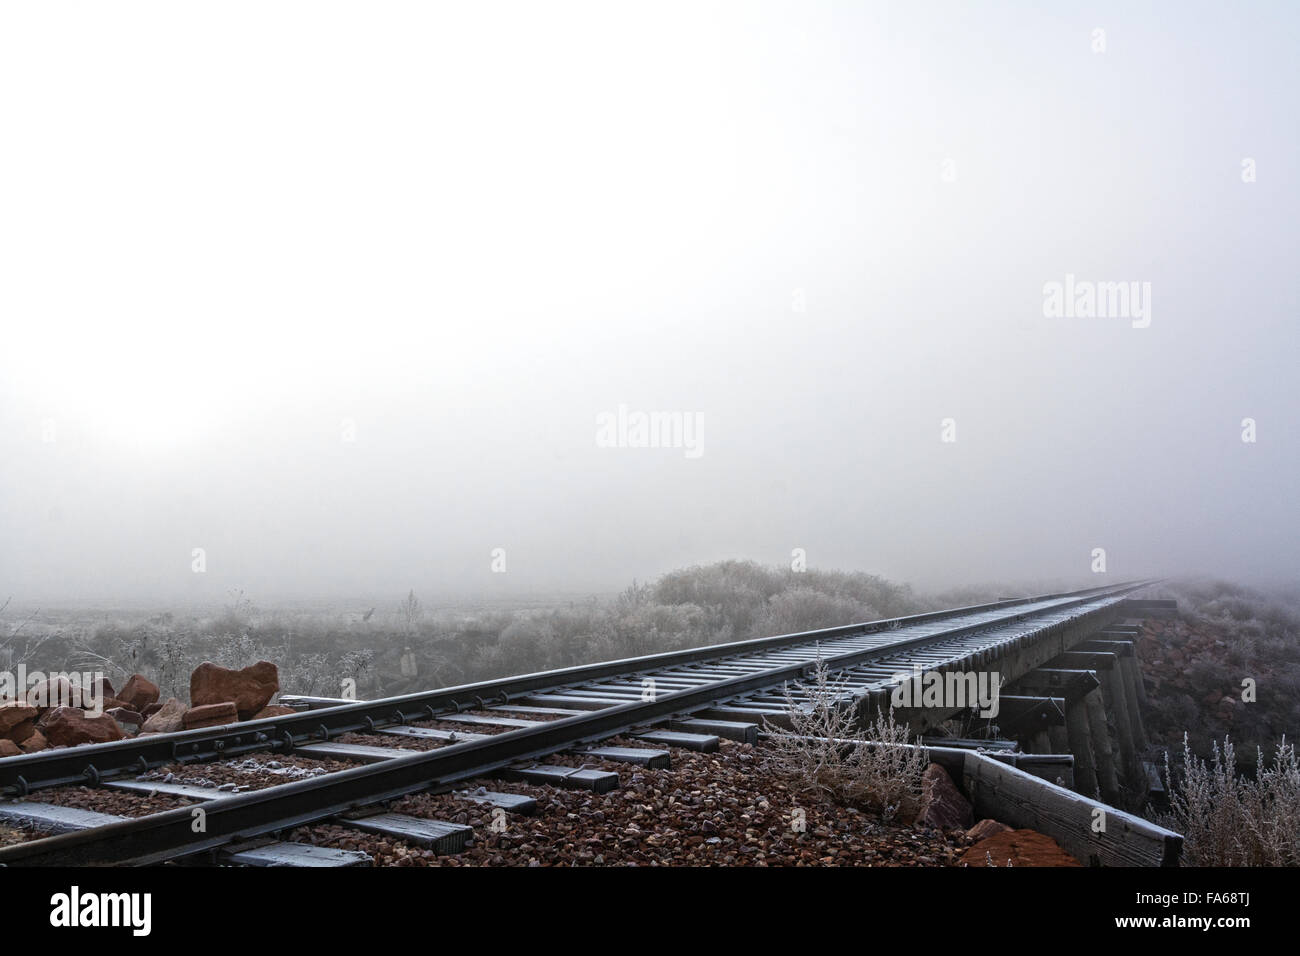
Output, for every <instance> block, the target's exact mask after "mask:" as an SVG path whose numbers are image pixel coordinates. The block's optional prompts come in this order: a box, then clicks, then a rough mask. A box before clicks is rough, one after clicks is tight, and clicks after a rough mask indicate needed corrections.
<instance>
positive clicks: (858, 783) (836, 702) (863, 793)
mask: <svg viewBox="0 0 1300 956" xmlns="http://www.w3.org/2000/svg"><path fill="white" fill-rule="evenodd" d="M796 693H797V694H799V695H801V696H804V697H806V698H807V703H799V702H797V701H796V700H795V694H796ZM785 701H786V712H787V718H788V720H789V722H790V727H789V728H788V729H787V728H784V727H778V726H776V725H774V724H772V723H770V722H769V721H766V720H765V721H764V723H765V725H766V727H765V729H766V730H767V733H768V742H769V744H770V747H771V751H772V755H773V758H774V759H775V762H776V765H777V768H778V769H779V770H781V771H783V772H784V773H786V774H788V775H789V776H791V777H793V778H794V779H795V780H796V781H798V782H799V783H800V784H801V785H802V787H803V789H805V790H809V791H818V792H821V793H823V794H826V795H827V796H829V797H830V798H831V799H833V800H836V801H838V802H841V803H848V804H857V805H861V806H865V807H868V808H870V809H872V810H876V811H877V812H879V813H880V814H881V815H882V816H883V817H884V818H885V819H886V820H892V819H893V818H895V817H899V816H901V817H903V818H905V819H906V818H910V817H912V816H913V815H915V813H916V809H917V806H918V804H919V801H920V795H921V774H922V772H923V771H924V770H925V767H926V764H927V763H928V757H927V756H926V751H925V748H923V747H915V746H908V731H907V725H906V724H899V723H897V722H896V721H895V720H894V715H893V713H892V712H891V711H888V710H885V711H883V712H881V713H878V714H877V715H876V717H875V718H874V719H873V720H872V721H871V722H870V723H868V724H867V725H866V726H864V727H860V726H859V725H858V720H857V716H856V708H855V707H852V706H847V702H846V701H844V700H843V699H842V694H841V692H840V691H839V690H838V689H837V688H836V686H835V682H834V680H833V678H832V675H831V673H830V670H829V669H828V668H827V667H826V663H825V662H824V661H823V660H822V659H821V656H820V655H818V657H817V661H816V663H815V664H814V666H813V672H812V681H811V683H809V684H804V683H800V682H796V683H795V685H794V688H793V690H792V689H791V688H790V687H789V686H787V687H786V689H785Z"/></svg>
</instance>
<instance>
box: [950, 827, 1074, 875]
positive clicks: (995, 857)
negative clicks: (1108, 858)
mask: <svg viewBox="0 0 1300 956" xmlns="http://www.w3.org/2000/svg"><path fill="white" fill-rule="evenodd" d="M990 860H991V861H992V865H993V866H1079V865H1080V864H1079V861H1078V860H1076V859H1075V858H1074V857H1072V856H1070V854H1068V853H1066V852H1065V851H1064V850H1062V849H1061V847H1060V846H1059V845H1058V844H1057V842H1056V841H1055V840H1053V839H1052V838H1051V837H1048V836H1044V835H1043V834H1041V833H1038V832H1036V831H1034V830H1007V831H1006V832H1004V833H997V834H994V835H993V836H991V837H987V838H986V839H983V840H980V841H979V842H978V843H976V844H975V845H974V846H972V847H971V848H970V849H969V850H967V851H966V852H965V853H963V854H962V857H961V861H962V863H964V864H966V865H967V866H988V865H990Z"/></svg>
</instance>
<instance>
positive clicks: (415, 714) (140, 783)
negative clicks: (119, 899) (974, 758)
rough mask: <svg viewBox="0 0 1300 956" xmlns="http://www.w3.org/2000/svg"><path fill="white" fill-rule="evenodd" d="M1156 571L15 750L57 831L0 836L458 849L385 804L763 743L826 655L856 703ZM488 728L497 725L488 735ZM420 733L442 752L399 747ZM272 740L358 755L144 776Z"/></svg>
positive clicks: (49, 858) (293, 750) (1105, 606)
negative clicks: (345, 832) (118, 811)
mask: <svg viewBox="0 0 1300 956" xmlns="http://www.w3.org/2000/svg"><path fill="white" fill-rule="evenodd" d="M1150 583H1151V582H1149V581H1139V582H1130V583H1126V584H1121V585H1114V586H1108V587H1102V588H1090V589H1087V590H1083V591H1074V592H1068V593H1064V594H1052V595H1043V596H1039V597H1034V598H1025V599H1020V600H1011V601H999V602H995V603H992V604H985V605H979V606H975V607H967V608H958V609H955V610H950V611H940V612H934V613H929V614H919V615H913V616H909V617H903V618H895V619H890V620H884V621H875V622H870V623H866V624H855V625H849V626H845V627H838V628H828V629H824V630H818V631H810V632H804V633H799V634H787V635H781V636H777V637H769V638H759V639H756V640H749V641H740V642H735V643H731V644H723V645H715V646H711V647H704V648H695V649H691V650H686V651H678V652H671V653H666V654H655V655H650V656H646V657H638V658H630V659H626V660H621V661H612V662H606V663H601V664H595V665H590V666H584V667H574V668H566V669H562V670H558V671H548V672H545V673H539V674H530V675H525V676H522V677H513V678H506V679H502V680H495V681H485V682H481V683H476V684H468V685H463V686H459V687H452V688H445V689H440V690H435V691H430V692H427V693H421V694H411V695H406V696H402V697H393V698H386V699H382V700H373V701H362V702H355V703H342V704H333V705H332V706H322V707H317V708H315V709H309V710H306V711H304V712H300V713H296V714H293V715H290V716H283V717H271V718H266V719H263V720H259V721H249V722H246V723H243V724H233V725H227V726H224V727H216V728H208V729H203V730H195V731H187V732H182V733H176V734H164V735H158V736H153V737H147V738H143V739H139V738H137V739H132V740H125V741H119V742H115V743H110V744H102V745H97V746H91V747H79V748H68V749H63V750H54V751H46V752H42V753H37V754H30V755H25V756H21V757H11V758H7V759H5V760H0V794H3V795H4V796H5V797H7V798H10V799H8V800H6V801H4V802H0V821H6V822H8V823H9V824H10V825H19V826H25V827H27V828H29V829H33V830H37V831H40V832H51V831H55V835H52V836H46V837H42V838H39V839H34V840H30V841H28V842H25V843H17V844H13V845H10V846H7V847H3V848H0V865H90V864H131V865H147V864H157V863H163V862H166V861H170V860H180V859H183V858H191V859H193V858H207V859H214V858H215V859H221V860H224V861H228V862H234V863H253V864H260V865H275V864H277V863H279V864H289V865H292V864H301V865H320V864H321V862H322V860H321V859H320V857H321V856H322V853H320V852H315V853H314V852H313V851H318V850H319V848H316V847H305V848H304V847H299V848H297V849H295V847H296V846H298V845H294V844H278V843H269V844H268V843H267V842H266V837H267V835H269V834H276V833H279V832H281V831H287V830H290V829H292V828H294V827H297V826H302V825H305V824H309V823H314V822H317V821H322V820H329V819H332V820H334V821H335V822H340V823H344V824H345V825H350V826H355V827H356V828H358V829H361V830H369V831H370V832H376V833H383V834H387V835H390V836H397V837H401V838H404V839H409V840H411V841H413V842H416V843H419V844H421V845H424V846H439V847H443V848H448V849H454V848H455V847H456V846H457V845H463V843H464V840H465V838H466V837H467V835H468V834H467V832H466V831H467V830H468V828H467V827H463V826H458V825H456V824H449V823H444V822H439V821H431V820H425V819H422V818H414V817H401V816H400V815H396V814H392V813H385V812H383V810H382V808H383V806H384V804H386V803H389V802H391V801H393V800H395V799H397V798H400V797H403V796H405V795H408V794H411V793H415V792H418V791H422V790H434V791H436V792H447V791H454V790H455V788H456V787H457V785H460V786H462V787H463V786H465V784H466V782H467V781H470V780H474V779H479V778H485V777H492V776H501V775H506V776H513V777H515V778H522V779H525V780H530V781H534V782H541V783H554V784H557V785H561V786H587V787H591V788H594V789H601V788H609V787H610V786H616V785H617V782H618V781H617V774H612V773H609V772H601V771H590V770H586V769H584V768H581V767H576V768H575V767H563V766H556V765H553V764H548V763H543V761H545V760H547V759H548V758H552V757H554V756H555V755H556V754H562V753H565V752H577V753H578V755H579V756H582V755H587V754H590V755H594V756H598V757H601V758H603V759H609V760H616V761H627V762H631V763H641V764H645V765H650V766H653V765H655V762H656V761H659V762H662V761H666V760H667V759H668V758H669V752H668V751H661V750H655V749H653V748H650V747H645V748H643V747H637V748H604V749H602V748H598V747H596V746H595V745H598V744H599V743H600V741H602V740H608V739H609V738H611V737H616V736H625V735H631V736H634V737H636V738H637V739H638V741H639V742H642V743H646V744H652V745H657V746H664V747H668V748H670V750H671V748H673V747H688V748H694V749H705V748H709V747H710V746H712V747H716V746H717V737H718V736H724V737H732V738H735V739H740V740H748V741H753V740H756V739H757V734H758V730H759V725H761V723H762V721H763V719H764V718H779V717H780V716H781V715H782V714H784V713H785V711H786V701H785V697H784V689H785V688H786V687H787V686H788V685H789V684H790V682H792V681H798V680H800V679H802V678H804V677H805V676H806V675H807V674H808V672H809V671H810V669H811V667H812V666H813V665H815V663H816V662H817V660H818V659H820V660H822V661H823V662H824V663H825V664H826V666H827V667H828V668H829V669H830V670H831V671H832V686H833V687H834V688H835V689H836V691H837V693H838V694H839V695H840V696H841V698H842V700H843V701H844V703H845V705H852V704H858V705H860V704H861V703H862V702H863V701H870V700H873V699H875V700H878V699H880V695H882V694H883V693H885V692H886V691H887V690H888V688H890V687H891V686H893V684H894V683H895V675H897V674H898V673H900V672H902V673H910V672H911V671H912V669H913V667H915V666H919V667H921V668H922V669H923V670H939V669H952V668H965V669H975V668H980V667H986V666H989V665H990V664H993V663H995V662H996V661H997V660H999V659H1000V658H1001V657H1002V656H1003V655H1006V654H1008V653H1010V652H1012V651H1014V650H1015V649H1016V648H1019V647H1021V646H1023V645H1025V644H1026V643H1027V642H1033V641H1038V640H1041V639H1043V638H1044V637H1045V636H1048V635H1050V634H1052V633H1056V632H1059V631H1060V630H1061V629H1063V628H1067V627H1075V626H1077V625H1081V624H1090V623H1096V624H1098V625H1100V624H1102V623H1105V622H1106V621H1107V620H1109V619H1110V618H1112V617H1114V616H1115V615H1116V614H1117V613H1118V608H1119V605H1120V602H1121V601H1122V600H1123V599H1124V597H1125V595H1127V594H1130V593H1131V592H1133V591H1135V590H1138V589H1139V588H1142V587H1145V586H1147V585H1148V584H1150ZM794 698H795V701H796V704H797V705H798V704H806V698H801V697H800V695H799V694H797V693H796V694H795V695H794ZM428 724H437V725H438V726H426V725H428ZM448 725H450V728H449V727H448ZM489 728H499V732H496V733H484V732H483V731H485V730H488V729H489ZM348 734H364V735H367V739H371V738H373V737H374V736H379V737H383V738H386V739H391V740H392V741H393V742H394V746H392V747H377V746H374V745H357V744H347V743H343V742H339V741H338V740H337V738H339V737H342V736H344V735H348ZM413 742H415V744H418V746H421V747H426V746H427V747H431V748H432V749H426V750H412V749H400V747H401V745H405V746H411V745H413ZM593 748H594V749H593ZM260 752H261V753H266V752H269V753H273V754H283V755H287V754H296V755H300V756H306V757H311V758H315V759H329V760H344V761H349V762H354V763H357V764H358V765H357V766H353V767H349V768H348V769H345V770H339V771H334V772H329V773H323V774H320V775H319V776H315V777H312V778H310V779H303V780H296V781H293V782H289V783H283V784H279V785H275V786H269V787H266V788H265V789H261V790H254V791H249V792H243V793H229V792H227V791H223V790H218V789H216V788H201V787H197V786H193V785H187V784H174V783H169V782H167V781H166V780H161V781H160V780H157V779H140V778H141V777H148V776H149V775H151V774H154V772H155V771H157V769H158V768H160V767H165V766H174V765H177V764H181V765H188V764H199V763H216V762H229V761H232V760H236V759H237V758H241V757H247V756H248V755H251V754H256V753H260ZM70 784H76V785H83V786H90V787H100V788H109V789H114V790H124V791H136V792H144V793H148V794H150V795H154V796H157V795H163V796H170V797H175V798H177V801H178V802H179V801H180V800H182V799H185V800H197V801H201V803H200V804H198V806H199V807H200V809H201V812H199V811H196V809H195V806H192V805H184V806H177V807H176V808H175V809H170V810H164V811H161V812H156V813H151V814H149V815H147V816H142V817H134V818H108V817H105V816H104V815H102V814H94V813H86V812H85V811H76V810H69V809H68V808H67V807H58V806H52V805H47V804H43V803H42V802H41V801H40V800H39V791H41V790H43V789H47V788H51V787H59V786H66V785H70ZM465 798H466V799H472V800H476V801H479V802H487V803H492V804H494V805H496V806H498V807H500V808H501V809H502V810H503V811H518V810H522V809H523V806H522V803H521V801H519V800H518V799H517V798H513V799H512V797H511V795H509V794H497V793H493V792H473V793H466V794H465ZM376 809H378V810H379V812H377V813H376V812H373V811H375V810H376ZM362 813H369V814H370V815H368V816H367V815H361V814H362ZM199 819H201V820H202V825H201V827H200V826H198V825H197V824H196V820H199ZM59 830H64V831H67V832H57V831H59ZM259 839H260V840H261V841H262V843H261V844H260V845H259V843H258V842H257V841H258V840H259ZM245 848H246V849H245ZM325 855H328V853H325Z"/></svg>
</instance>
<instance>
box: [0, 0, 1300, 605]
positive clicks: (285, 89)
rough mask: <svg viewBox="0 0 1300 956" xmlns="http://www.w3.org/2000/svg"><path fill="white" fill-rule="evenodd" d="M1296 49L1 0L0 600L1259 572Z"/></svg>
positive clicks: (333, 8) (1266, 34)
mask: <svg viewBox="0 0 1300 956" xmlns="http://www.w3.org/2000/svg"><path fill="white" fill-rule="evenodd" d="M1298 27H1300V14H1298V13H1297V9H1296V7H1295V6H1294V5H1291V4H1283V3H1279V4H1262V3H1260V4H1249V5H1246V6H1222V5H1217V4H1188V3H1155V4H1149V5H1141V7H1140V8H1138V9H1135V8H1134V7H1133V5H1131V4H1121V3H1115V4H1107V3H1101V4H1094V5H1091V7H1090V9H1089V10H1088V12H1087V13H1086V14H1082V13H1078V12H1066V11H1063V10H1057V9H1055V5H1052V4H1030V3H1015V4H996V5H994V4H968V3H942V4H940V3H929V2H926V3H896V4H826V3H806V4H755V3H740V4H725V5H712V4H710V5H703V4H681V5H677V4H664V3H655V4H638V5H630V4H607V3H597V4H590V5H573V4H563V5H558V4H553V3H548V4H523V5H513V4H511V5H506V4H455V5H453V4H425V3H412V4H403V3H388V4H382V5H374V4H350V3H349V4H343V3H322V2H313V3H276V4H263V3H227V4H222V5H216V6H210V7H208V6H204V7H199V6H192V5H184V6H177V5H173V4H168V3H125V4H114V5H87V6H79V7H77V13H76V16H75V17H72V16H69V15H68V13H67V11H66V9H65V8H64V7H63V6H62V5H57V4H39V5H29V4H22V5H19V4H6V5H4V6H3V7H0V129H3V130H4V139H5V142H6V146H5V148H4V149H3V150H0V323H2V328H3V336H2V337H0V599H2V598H3V597H4V596H9V595H13V596H14V598H15V600H52V601H58V600H91V599H95V600H98V599H105V600H109V599H116V600H128V599H129V600H155V599H156V600H159V601H164V600H167V601H170V600H184V599H188V600H195V601H207V600H219V599H220V598H221V596H222V595H223V594H224V593H225V592H226V591H227V589H229V588H232V587H238V588H243V589H245V590H246V591H247V592H248V593H250V594H251V595H253V596H255V597H257V598H258V599H260V600H272V599H276V598H285V599H288V598H312V599H315V598H321V599H328V598H334V597H340V596H347V595H359V594H392V595H394V596H395V597H399V596H401V595H404V594H405V593H406V591H407V589H410V588H414V589H415V590H416V591H417V592H418V593H420V594H421V595H422V596H433V595H438V594H450V593H463V594H484V595H497V596H504V595H510V594H524V593H536V592H542V591H548V590H549V591H565V592H582V591H609V590H614V589H617V588H621V587H622V586H624V585H625V584H627V583H628V582H629V581H631V580H632V579H633V578H639V579H642V580H644V579H646V578H652V577H654V576H656V575H659V574H661V573H663V572H665V571H668V570H670V569H672V568H676V567H681V566H685V565H690V564H696V563H703V562H708V561H713V560H717V559H721V558H733V557H735V558H747V559H754V560H757V561H760V562H762V563H764V564H775V565H788V564H789V563H790V562H791V561H792V559H793V558H792V554H793V552H795V549H802V550H803V553H804V554H806V560H807V564H808V566H809V567H818V568H842V569H853V570H865V571H870V572H873V573H877V574H882V575H884V576H886V577H889V578H892V579H896V580H902V581H909V582H912V583H914V584H917V585H921V586H929V587H945V586H955V585H958V584H960V583H962V582H970V581H985V580H1018V579H1028V578H1031V577H1032V578H1035V579H1041V578H1043V577H1050V576H1057V577H1061V578H1068V579H1071V580H1078V581H1079V583H1080V584H1089V583H1098V584H1100V583H1104V581H1107V580H1119V579H1124V578H1131V577H1137V576H1145V575H1156V574H1179V573H1185V572H1207V573H1213V574H1218V575H1222V576H1235V577H1240V578H1252V579H1260V580H1270V581H1273V580H1289V581H1294V580H1295V577H1296V571H1297V568H1298V567H1300V560H1298V559H1300V534H1298V533H1297V532H1300V521H1298V520H1297V509H1296V507H1295V505H1294V500H1295V475H1296V473H1297V465H1300V460H1298V458H1300V455H1298V453H1297V450H1296V442H1295V439H1296V436H1297V428H1296V412H1297V407H1298V405H1300V401H1298V399H1300V395H1298V393H1297V384H1296V366H1297V354H1298V351H1300V350H1298V349H1297V334H1296V325H1295V323H1296V314H1297V304H1298V303H1297V294H1296V283H1295V274H1296V263H1297V253H1300V248H1298V245H1300V244H1298V242H1297V226H1296V223H1297V213H1298V212H1300V202H1298V199H1300V190H1298V188H1297V183H1298V182H1300V179H1298V176H1300V169H1297V157H1300V130H1298V124H1297V122H1296V117H1297V116H1298V115H1300V110H1298V109H1297V107H1298V106H1300V103H1298V102H1297V100H1298V99H1300V75H1298V73H1300V66H1298V65H1297V60H1296V58H1295V55H1294V50H1295V44H1296V41H1297V38H1298V37H1297V34H1298ZM1098 30H1101V31H1104V32H1103V33H1101V34H1099V33H1098V32H1097V31H1098ZM1099 47H1100V48H1099ZM1067 277H1069V278H1067ZM1130 282H1131V283H1136V286H1133V287H1131V291H1132V293H1133V295H1132V296H1131V298H1130V300H1129V301H1128V302H1127V303H1121V305H1122V306H1123V307H1122V308H1121V310H1120V314H1113V313H1112V314H1102V313H1105V312H1106V309H1105V308H1102V307H1100V306H1098V307H1094V308H1093V310H1092V311H1093V312H1095V313H1096V314H1092V315H1089V314H1088V312H1089V309H1088V307H1087V306H1086V305H1083V306H1081V307H1079V308H1073V307H1071V308H1069V309H1068V310H1066V313H1067V314H1053V311H1052V307H1051V304H1050V301H1049V300H1050V293H1049V292H1048V291H1045V290H1047V289H1048V288H1049V284H1051V283H1059V284H1060V286H1061V288H1062V289H1065V288H1066V287H1067V284H1068V287H1069V289H1070V291H1067V292H1065V294H1064V298H1065V299H1066V300H1068V302H1069V303H1070V305H1071V306H1075V305H1078V304H1079V303H1081V302H1083V301H1084V300H1083V299H1079V298H1078V297H1077V295H1076V293H1075V290H1077V289H1078V288H1079V287H1080V286H1081V285H1084V284H1087V283H1096V284H1099V288H1098V295H1097V302H1098V303H1100V302H1101V301H1102V300H1103V299H1104V298H1105V296H1106V295H1107V294H1108V293H1107V292H1106V291H1105V290H1104V289H1102V288H1100V284H1104V283H1126V284H1127V283H1130ZM1129 289H1130V287H1128V286H1127V285H1126V286H1125V291H1129ZM1112 291H1113V290H1112ZM1088 301H1091V298H1090V297H1089V299H1088ZM1116 302H1118V299H1114V298H1112V299H1111V305H1115V303H1116ZM649 413H664V417H661V418H660V417H657V418H656V419H655V424H656V425H660V424H665V423H666V425H668V426H672V425H676V426H679V429H678V430H677V432H675V433H674V432H673V431H672V430H671V428H670V429H669V430H668V431H667V432H665V433H664V434H663V436H661V437H664V438H666V439H667V444H669V445H672V446H673V447H641V446H642V445H645V444H649V443H651V441H650V433H648V432H643V431H641V430H639V429H640V423H642V420H641V418H640V415H642V414H645V415H648V414H649ZM1245 419H1250V420H1251V421H1252V423H1253V424H1250V425H1248V424H1246V423H1245V422H1244V420H1245ZM1252 430H1253V433H1252ZM655 436H656V437H660V436H659V435H658V432H655ZM1243 438H1253V439H1254V440H1253V441H1252V440H1243ZM643 439H644V441H643ZM498 549H500V550H498ZM1095 549H1104V552H1105V561H1106V569H1105V574H1104V575H1101V574H1095V573H1094V568H1095V562H1096V560H1097V559H1096V556H1095V555H1096V550H1095Z"/></svg>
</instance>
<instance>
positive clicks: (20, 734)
mask: <svg viewBox="0 0 1300 956" xmlns="http://www.w3.org/2000/svg"><path fill="white" fill-rule="evenodd" d="M34 733H36V721H35V720H24V721H23V722H22V723H21V724H18V725H17V726H16V727H11V728H10V729H9V732H8V733H7V734H4V735H3V737H4V739H5V740H12V741H13V742H14V743H16V744H21V743H22V742H23V741H24V740H26V739H27V738H28V737H30V736H31V735H32V734H34Z"/></svg>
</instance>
